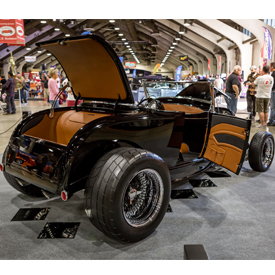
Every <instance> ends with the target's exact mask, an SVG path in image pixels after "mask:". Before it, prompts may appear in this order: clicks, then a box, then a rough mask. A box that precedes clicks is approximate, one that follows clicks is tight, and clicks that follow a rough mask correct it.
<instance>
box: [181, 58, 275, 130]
mask: <svg viewBox="0 0 275 275" xmlns="http://www.w3.org/2000/svg"><path fill="white" fill-rule="evenodd" d="M241 74H242V68H241V66H238V65H237V66H235V67H234V68H233V71H232V72H231V73H230V74H228V75H226V77H224V78H223V79H222V78H221V76H220V75H218V74H217V75H210V76H209V75H208V74H206V75H205V76H195V75H193V76H189V77H186V78H184V79H183V81H194V82H196V81H201V80H202V81H212V82H213V84H214V86H215V87H216V88H218V89H219V90H222V91H224V92H225V93H226V94H227V95H228V98H225V101H226V104H227V108H228V109H229V110H230V111H231V113H232V115H234V116H235V115H236V112H237V104H238V98H239V96H240V94H241V92H242V89H243V86H246V87H247V91H246V101H247V112H248V113H249V118H250V119H252V120H253V121H255V117H256V113H258V114H259V120H258V122H260V124H259V125H258V126H257V127H259V128H265V127H266V126H275V62H272V63H271V64H270V66H268V65H266V66H264V67H263V69H262V70H260V69H259V71H257V67H256V66H251V67H250V74H249V75H248V77H247V79H246V80H245V81H243V80H242V78H241ZM269 106H270V115H269V117H268V114H269Z"/></svg>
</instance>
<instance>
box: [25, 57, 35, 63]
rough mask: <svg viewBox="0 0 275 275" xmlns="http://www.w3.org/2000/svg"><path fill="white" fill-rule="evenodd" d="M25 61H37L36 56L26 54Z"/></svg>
mask: <svg viewBox="0 0 275 275" xmlns="http://www.w3.org/2000/svg"><path fill="white" fill-rule="evenodd" d="M25 61H26V62H35V61H36V56H25Z"/></svg>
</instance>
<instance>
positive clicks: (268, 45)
mask: <svg viewBox="0 0 275 275" xmlns="http://www.w3.org/2000/svg"><path fill="white" fill-rule="evenodd" d="M263 31H264V44H263V47H262V52H261V58H265V59H270V60H271V59H272V38H271V35H270V32H269V30H268V29H267V28H265V27H263Z"/></svg>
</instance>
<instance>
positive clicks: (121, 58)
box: [119, 56, 123, 65]
mask: <svg viewBox="0 0 275 275" xmlns="http://www.w3.org/2000/svg"><path fill="white" fill-rule="evenodd" d="M119 60H120V61H121V63H122V65H123V56H120V57H119Z"/></svg>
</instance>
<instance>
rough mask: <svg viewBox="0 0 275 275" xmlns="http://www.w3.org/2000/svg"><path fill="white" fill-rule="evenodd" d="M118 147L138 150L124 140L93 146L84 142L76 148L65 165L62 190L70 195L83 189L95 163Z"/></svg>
mask: <svg viewBox="0 0 275 275" xmlns="http://www.w3.org/2000/svg"><path fill="white" fill-rule="evenodd" d="M120 147H134V148H140V147H139V146H138V145H137V144H135V143H132V142H129V141H125V140H109V141H99V142H95V143H94V144H90V143H89V144H88V145H87V144H85V143H84V142H83V143H82V144H81V146H79V148H77V154H74V155H72V157H71V158H70V159H69V161H68V162H67V165H66V169H65V170H66V176H65V178H64V185H63V189H65V190H67V191H68V192H69V193H70V194H72V193H75V192H77V191H79V190H81V189H84V188H85V184H86V180H87V177H88V176H89V174H90V172H91V169H92V168H93V167H94V165H95V164H96V162H97V161H98V160H99V159H100V158H101V157H102V156H103V155H105V154H106V153H108V152H109V151H111V150H113V149H116V148H120Z"/></svg>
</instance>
